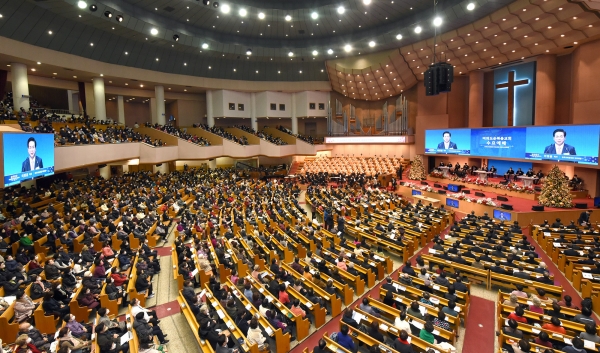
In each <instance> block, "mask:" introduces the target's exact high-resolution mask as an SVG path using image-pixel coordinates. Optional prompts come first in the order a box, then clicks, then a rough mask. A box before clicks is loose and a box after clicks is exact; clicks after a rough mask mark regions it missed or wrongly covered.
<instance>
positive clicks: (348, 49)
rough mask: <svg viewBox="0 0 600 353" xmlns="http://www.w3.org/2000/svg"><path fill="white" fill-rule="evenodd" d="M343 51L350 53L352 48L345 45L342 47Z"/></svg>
mask: <svg viewBox="0 0 600 353" xmlns="http://www.w3.org/2000/svg"><path fill="white" fill-rule="evenodd" d="M344 51H345V52H346V53H349V52H351V51H352V46H351V45H350V44H346V45H344Z"/></svg>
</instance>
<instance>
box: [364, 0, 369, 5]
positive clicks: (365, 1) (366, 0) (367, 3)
mask: <svg viewBox="0 0 600 353" xmlns="http://www.w3.org/2000/svg"><path fill="white" fill-rule="evenodd" d="M363 4H365V5H370V4H371V0H363Z"/></svg>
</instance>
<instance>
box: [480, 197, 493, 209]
mask: <svg viewBox="0 0 600 353" xmlns="http://www.w3.org/2000/svg"><path fill="white" fill-rule="evenodd" d="M477 203H478V204H480V205H486V206H493V207H497V206H498V205H497V204H496V203H495V202H494V200H492V199H491V198H489V197H488V198H482V199H479V200H477Z"/></svg>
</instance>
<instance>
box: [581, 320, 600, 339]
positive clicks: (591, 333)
mask: <svg viewBox="0 0 600 353" xmlns="http://www.w3.org/2000/svg"><path fill="white" fill-rule="evenodd" d="M596 332H597V329H596V325H595V324H592V323H587V324H585V332H582V333H580V334H579V338H581V339H583V340H588V341H591V342H594V343H600V336H598V334H597V333H596Z"/></svg>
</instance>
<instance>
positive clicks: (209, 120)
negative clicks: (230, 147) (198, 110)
mask: <svg viewBox="0 0 600 353" xmlns="http://www.w3.org/2000/svg"><path fill="white" fill-rule="evenodd" d="M206 124H207V125H208V127H213V126H215V116H214V113H213V96H212V91H206ZM216 163H217V162H216V161H215V167H216V165H217V164H216ZM209 166H210V163H209ZM211 169H212V168H211Z"/></svg>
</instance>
